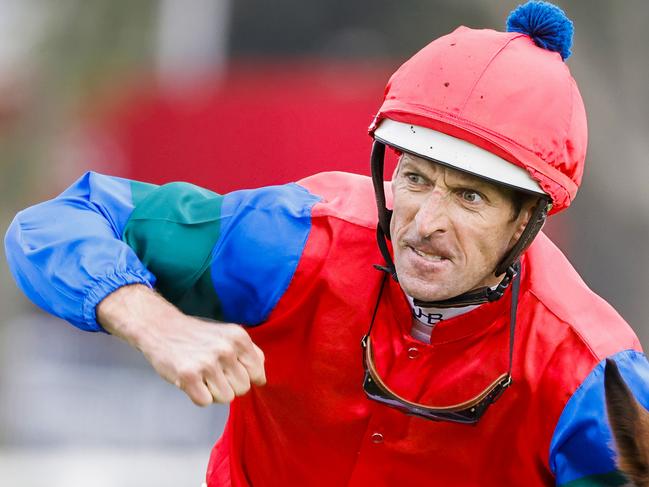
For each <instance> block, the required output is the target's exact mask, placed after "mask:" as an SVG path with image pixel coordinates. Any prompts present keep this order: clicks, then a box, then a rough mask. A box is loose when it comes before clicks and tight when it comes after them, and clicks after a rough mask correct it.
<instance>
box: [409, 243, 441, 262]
mask: <svg viewBox="0 0 649 487" xmlns="http://www.w3.org/2000/svg"><path fill="white" fill-rule="evenodd" d="M409 247H410V249H411V250H412V251H413V252H414V253H415V254H417V255H418V256H419V257H422V258H423V259H426V260H427V261H429V262H443V261H445V260H448V259H447V258H446V257H444V256H442V255H438V254H432V253H428V252H424V251H423V250H420V249H416V248H415V247H411V246H409Z"/></svg>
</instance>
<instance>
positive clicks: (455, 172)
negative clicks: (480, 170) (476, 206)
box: [402, 153, 497, 190]
mask: <svg viewBox="0 0 649 487" xmlns="http://www.w3.org/2000/svg"><path fill="white" fill-rule="evenodd" d="M402 161H403V165H405V166H406V167H407V166H408V165H412V166H415V167H416V168H417V169H419V170H422V169H425V170H426V171H427V172H428V171H431V172H435V173H442V175H443V176H442V179H443V181H444V183H447V182H449V181H448V180H449V179H451V180H455V181H456V182H455V184H453V186H463V185H464V186H469V187H474V188H481V189H487V188H490V189H493V190H497V188H496V186H495V185H494V184H493V183H490V182H488V181H485V180H484V179H482V178H480V177H478V176H474V175H472V174H468V173H466V172H464V171H460V170H459V169H454V168H452V167H449V166H446V165H444V164H441V163H438V162H434V161H430V160H428V159H424V158H422V157H418V156H413V155H411V154H406V153H404V154H403V159H402Z"/></svg>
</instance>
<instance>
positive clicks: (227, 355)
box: [217, 346, 237, 363]
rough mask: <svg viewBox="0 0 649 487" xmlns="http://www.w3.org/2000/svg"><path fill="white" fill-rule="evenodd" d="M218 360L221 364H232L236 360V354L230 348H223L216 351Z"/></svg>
mask: <svg viewBox="0 0 649 487" xmlns="http://www.w3.org/2000/svg"><path fill="white" fill-rule="evenodd" d="M217 355H218V359H219V360H220V361H221V362H226V363H232V362H234V361H236V360H237V352H236V351H235V350H234V348H233V347H232V346H225V347H223V348H221V349H220V350H219V351H218V354H217Z"/></svg>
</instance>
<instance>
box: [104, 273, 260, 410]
mask: <svg viewBox="0 0 649 487" xmlns="http://www.w3.org/2000/svg"><path fill="white" fill-rule="evenodd" d="M97 321H98V322H99V323H100V324H101V325H102V326H103V327H104V329H106V331H108V332H109V333H111V334H113V335H116V336H119V337H120V338H123V339H124V340H126V341H127V342H128V343H129V344H131V345H132V346H134V347H136V348H138V349H139V350H140V351H141V352H142V353H143V354H144V356H145V357H146V358H147V360H148V361H149V362H150V363H151V365H152V366H153V368H154V369H155V370H156V372H157V373H158V374H159V375H160V376H161V377H162V378H164V379H165V380H167V381H169V382H171V383H172V384H175V385H176V386H177V387H179V388H180V389H182V390H183V391H184V392H185V393H186V394H187V395H188V396H189V397H190V399H191V400H192V401H193V402H194V403H195V404H197V405H198V406H207V405H209V404H211V403H213V402H217V403H229V402H231V401H232V400H233V399H234V397H235V396H241V395H243V394H245V393H246V392H248V391H249V390H250V386H251V384H254V385H259V386H261V385H264V384H265V383H266V375H265V372H264V354H263V352H262V351H261V349H260V348H259V347H257V345H255V344H254V343H253V342H252V340H251V339H250V336H249V335H248V333H247V332H246V331H245V330H244V329H243V328H242V327H241V326H238V325H233V324H229V323H218V322H211V321H206V320H201V319H198V318H194V317H192V316H187V315H185V314H183V313H182V312H180V311H179V310H178V309H176V308H175V307H174V306H173V305H172V304H170V303H169V302H168V301H166V300H165V299H164V298H162V297H161V296H160V295H158V294H156V293H155V292H154V291H152V290H151V289H149V288H147V287H146V286H144V285H140V284H136V285H131V286H124V287H122V288H120V289H118V290H117V291H115V292H113V293H112V294H110V295H108V296H107V297H106V298H105V299H104V300H103V301H102V302H101V303H99V305H98V306H97Z"/></svg>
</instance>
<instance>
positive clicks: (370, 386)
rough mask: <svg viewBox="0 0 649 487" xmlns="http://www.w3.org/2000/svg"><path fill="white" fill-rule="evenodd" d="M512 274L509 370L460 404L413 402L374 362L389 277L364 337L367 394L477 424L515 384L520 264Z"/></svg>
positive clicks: (419, 412) (438, 417)
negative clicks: (376, 330)
mask: <svg viewBox="0 0 649 487" xmlns="http://www.w3.org/2000/svg"><path fill="white" fill-rule="evenodd" d="M510 271H511V273H512V278H513V279H512V280H513V282H512V302H511V307H510V319H509V367H508V370H507V372H505V373H504V374H502V375H500V376H499V377H498V378H497V379H496V380H494V381H493V382H492V383H491V384H490V385H489V386H488V387H487V388H486V389H485V390H484V391H482V392H481V393H480V394H478V395H477V396H475V397H473V398H471V399H469V400H467V401H464V402H462V403H459V404H454V405H450V406H431V405H426V404H420V403H416V402H413V401H409V400H407V399H405V398H403V397H401V396H399V395H398V394H397V393H396V392H394V391H393V390H392V389H390V387H389V386H388V385H387V384H386V383H385V381H383V379H381V376H380V375H379V373H378V371H377V370H376V367H375V365H374V354H373V352H372V341H371V338H370V334H371V332H372V327H373V326H374V320H375V318H376V312H377V310H378V306H379V302H380V300H381V295H382V294H383V288H384V287H385V281H386V279H385V278H384V279H383V282H382V283H381V289H380V291H379V296H378V298H377V301H376V305H375V308H374V313H373V316H372V321H371V323H370V327H369V329H368V330H367V333H366V334H365V336H363V338H362V340H361V348H362V350H363V368H364V370H365V378H364V380H363V390H364V391H365V394H366V395H367V397H368V398H369V399H371V400H373V401H376V402H379V403H381V404H385V405H386V406H389V407H392V408H395V409H397V410H399V411H401V412H403V413H405V414H409V415H412V416H417V417H420V418H424V419H429V420H432V421H449V422H452V423H464V424H476V423H477V422H478V421H479V420H480V418H482V416H483V415H484V413H485V412H486V411H487V409H488V408H489V406H490V405H492V404H493V403H494V402H496V400H498V398H500V396H501V395H502V394H503V393H504V392H505V390H506V389H507V388H508V387H509V386H510V385H511V384H512V374H511V372H512V357H513V352H514V329H515V325H516V308H517V305H518V292H519V288H520V275H519V273H518V265H516V266H512V267H511V268H510ZM386 277H387V275H386Z"/></svg>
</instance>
